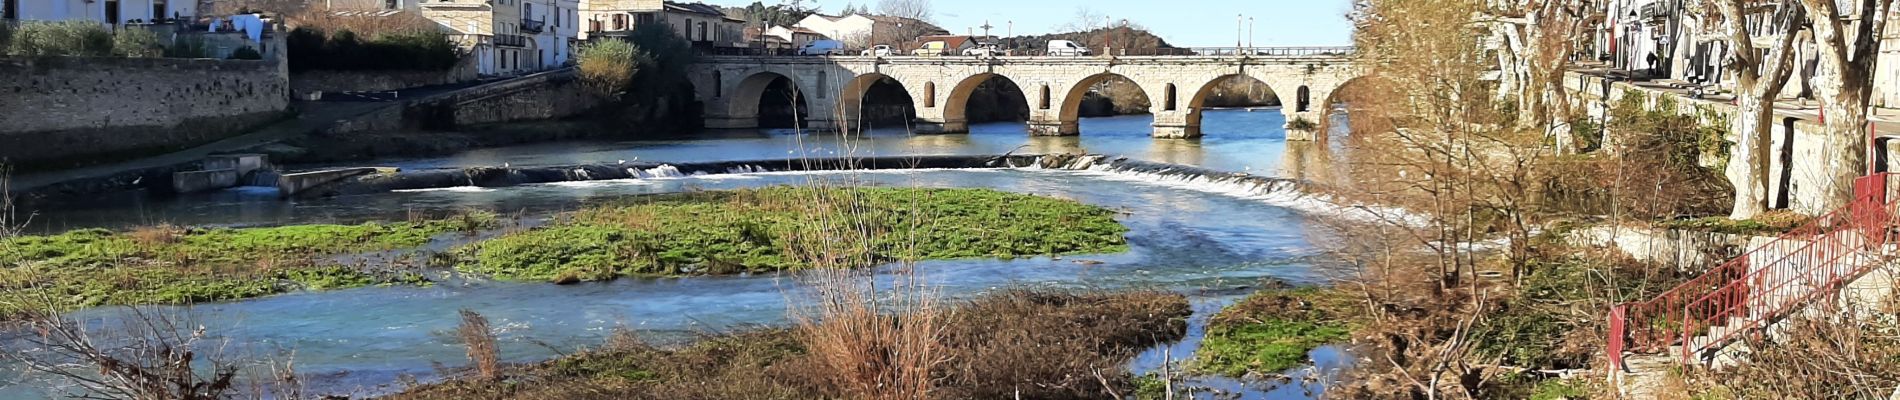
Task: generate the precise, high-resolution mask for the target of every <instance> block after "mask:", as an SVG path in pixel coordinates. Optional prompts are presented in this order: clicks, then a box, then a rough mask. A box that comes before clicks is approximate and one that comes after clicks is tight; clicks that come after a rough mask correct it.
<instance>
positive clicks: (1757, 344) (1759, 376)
mask: <svg viewBox="0 0 1900 400" xmlns="http://www.w3.org/2000/svg"><path fill="white" fill-rule="evenodd" d="M1817 304H1818V305H1819V306H1820V307H1819V308H1817V309H1815V310H1812V311H1813V312H1812V313H1811V314H1810V315H1809V316H1807V317H1803V318H1795V319H1791V320H1787V321H1784V322H1782V325H1781V326H1780V327H1778V328H1776V330H1779V331H1780V332H1781V335H1780V336H1779V337H1768V336H1762V337H1753V338H1749V340H1747V341H1745V343H1744V344H1746V345H1747V348H1749V349H1752V352H1750V353H1749V354H1748V356H1747V358H1748V361H1747V362H1743V363H1740V364H1738V365H1735V366H1731V367H1728V368H1725V369H1722V370H1718V371H1715V372H1709V371H1706V370H1696V371H1693V372H1691V373H1689V374H1688V376H1687V378H1688V379H1687V381H1688V382H1687V386H1689V387H1690V388H1692V389H1693V391H1695V392H1701V393H1708V394H1710V395H1711V396H1709V397H1708V398H1715V399H1722V398H1732V399H1755V398H1761V399H1771V398H1773V399H1886V398H1889V396H1891V395H1892V394H1893V393H1894V391H1895V389H1894V388H1896V387H1900V321H1896V320H1895V315H1900V314H1896V312H1900V307H1897V306H1900V304H1895V303H1893V302H1892V301H1889V302H1888V303H1887V304H1885V305H1882V306H1879V307H1874V308H1875V309H1871V310H1858V311H1843V310H1844V308H1843V307H1840V306H1839V305H1835V304H1827V303H1817Z"/></svg>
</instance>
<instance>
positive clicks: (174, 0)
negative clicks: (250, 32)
mask: <svg viewBox="0 0 1900 400" xmlns="http://www.w3.org/2000/svg"><path fill="white" fill-rule="evenodd" d="M197 16H198V0H0V18H4V19H16V20H48V21H60V20H72V19H82V20H91V21H99V22H102V23H105V24H108V25H115V26H116V25H120V24H124V23H132V22H138V23H152V22H154V21H159V22H162V21H166V20H169V19H172V18H183V19H186V20H193V19H196V18H197Z"/></svg>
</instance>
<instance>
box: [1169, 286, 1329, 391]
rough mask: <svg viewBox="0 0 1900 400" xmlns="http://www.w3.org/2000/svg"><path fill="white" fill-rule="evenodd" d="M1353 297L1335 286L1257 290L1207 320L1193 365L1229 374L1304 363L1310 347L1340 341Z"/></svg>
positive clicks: (1269, 371)
mask: <svg viewBox="0 0 1900 400" xmlns="http://www.w3.org/2000/svg"><path fill="white" fill-rule="evenodd" d="M1352 302H1353V300H1352V299H1351V298H1348V297H1345V295H1344V294H1343V292H1341V291H1338V290H1334V289H1321V288H1301V289H1276V290H1264V291H1260V292H1256V293H1254V294H1253V295H1251V296H1247V298H1246V299H1244V300H1241V301H1240V302H1239V303H1236V304H1234V305H1232V306H1229V307H1227V308H1226V309H1224V310H1221V312H1220V313H1219V314H1215V315H1214V316H1213V317H1212V318H1210V319H1209V320H1208V323H1207V337H1206V338H1205V339H1203V340H1202V341H1201V348H1200V349H1199V350H1196V351H1195V352H1194V362H1193V364H1192V367H1193V368H1194V369H1195V370H1196V371H1200V372H1205V373H1211V374H1218V375H1225V376H1232V377H1243V376H1275V375H1278V374H1280V373H1281V372H1284V371H1286V370H1288V369H1291V368H1293V367H1296V366H1299V365H1300V364H1304V363H1306V362H1307V353H1309V352H1312V351H1313V349H1317V348H1319V347H1320V346H1323V345H1327V344H1337V343H1342V342H1345V341H1346V340H1347V339H1348V337H1349V336H1348V334H1349V333H1350V332H1351V328H1350V324H1349V322H1348V321H1349V318H1348V316H1347V315H1345V313H1346V312H1347V311H1349V310H1351V309H1352Z"/></svg>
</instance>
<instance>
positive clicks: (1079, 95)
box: [1043, 72, 1155, 126]
mask: <svg viewBox="0 0 1900 400" xmlns="http://www.w3.org/2000/svg"><path fill="white" fill-rule="evenodd" d="M1111 79H1120V80H1121V81H1123V82H1127V83H1128V84H1129V85H1128V86H1129V87H1133V88H1134V89H1135V92H1136V93H1138V94H1140V95H1141V99H1142V101H1144V102H1146V103H1148V104H1149V105H1150V108H1152V107H1153V104H1154V98H1155V96H1153V95H1151V94H1149V93H1148V88H1147V87H1144V86H1143V85H1141V83H1139V82H1136V81H1135V80H1134V79H1130V78H1129V77H1127V76H1124V75H1122V74H1118V73H1114V72H1100V73H1096V74H1093V75H1089V76H1088V77H1086V78H1082V80H1079V81H1076V82H1075V85H1073V86H1070V87H1069V89H1068V92H1067V93H1063V96H1062V97H1061V101H1062V104H1061V107H1062V108H1061V113H1060V114H1058V118H1061V120H1062V124H1063V125H1064V126H1070V125H1074V124H1077V123H1079V122H1080V121H1081V119H1082V118H1081V113H1082V99H1083V98H1085V97H1088V94H1089V91H1090V90H1092V89H1094V88H1095V86H1096V85H1101V84H1105V83H1108V82H1109V80H1111ZM1046 90H1047V89H1046V87H1045V91H1046ZM1044 96H1045V97H1044V99H1043V101H1048V98H1047V93H1046V92H1045V93H1044ZM1045 108H1046V105H1045Z"/></svg>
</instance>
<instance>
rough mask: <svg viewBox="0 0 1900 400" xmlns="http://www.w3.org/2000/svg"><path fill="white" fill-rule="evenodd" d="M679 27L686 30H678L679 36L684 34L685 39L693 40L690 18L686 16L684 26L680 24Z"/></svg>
mask: <svg viewBox="0 0 1900 400" xmlns="http://www.w3.org/2000/svg"><path fill="white" fill-rule="evenodd" d="M680 28H681V29H685V30H686V31H685V32H680V36H685V37H686V41H688V42H691V41H693V20H692V19H691V18H688V19H687V20H686V26H682V27H680Z"/></svg>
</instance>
